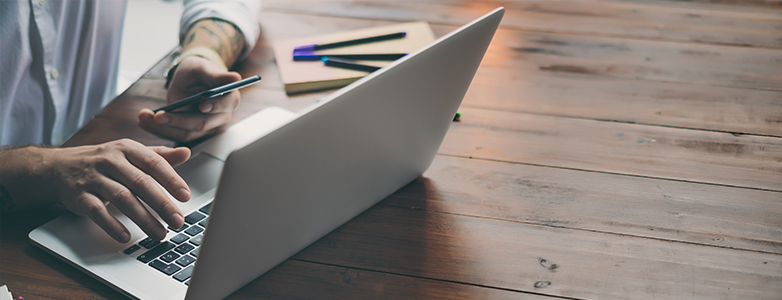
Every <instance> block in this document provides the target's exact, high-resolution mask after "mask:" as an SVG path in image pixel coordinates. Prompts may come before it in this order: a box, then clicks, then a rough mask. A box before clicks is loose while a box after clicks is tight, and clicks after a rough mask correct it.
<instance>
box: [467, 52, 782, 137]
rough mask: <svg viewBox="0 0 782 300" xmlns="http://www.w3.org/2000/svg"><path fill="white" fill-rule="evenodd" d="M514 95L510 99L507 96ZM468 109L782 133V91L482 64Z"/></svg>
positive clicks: (733, 130)
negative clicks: (706, 85)
mask: <svg viewBox="0 0 782 300" xmlns="http://www.w3.org/2000/svg"><path fill="white" fill-rule="evenodd" d="M508 98H510V99H508ZM462 105H463V106H465V107H474V108H485V109H494V110H502V111H514V112H521V113H530V114H542V115H551V116H562V117H573V118H585V119H596V120H606V121H620V122H631V123H641V124H647V125H660V126H671V127H684V128H694V129H704V130H716V131H724V132H731V133H742V134H759V135H771V136H777V137H779V136H782V126H780V124H782V92H779V91H762V90H752V89H742V88H728V87H708V88H705V87H703V86H698V85H691V84H681V83H671V82H655V81H647V80H635V79H624V78H621V79H620V78H607V77H605V76H600V75H595V74H579V73H573V72H540V71H539V70H525V69H520V68H519V69H514V68H503V67H481V68H479V69H478V73H477V74H476V75H475V78H474V79H473V84H472V86H470V89H469V90H468V91H467V95H466V96H465V97H464V102H462Z"/></svg>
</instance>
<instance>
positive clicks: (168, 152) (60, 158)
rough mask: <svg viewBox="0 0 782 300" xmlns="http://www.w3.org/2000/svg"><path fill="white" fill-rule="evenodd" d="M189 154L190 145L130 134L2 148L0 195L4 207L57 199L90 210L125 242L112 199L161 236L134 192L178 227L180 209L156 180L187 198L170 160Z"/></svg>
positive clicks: (76, 208) (187, 192) (184, 158)
mask: <svg viewBox="0 0 782 300" xmlns="http://www.w3.org/2000/svg"><path fill="white" fill-rule="evenodd" d="M189 157H190V150H189V149H187V148H184V147H183V148H176V149H173V148H168V147H147V146H144V145H142V144H140V143H138V142H135V141H133V140H129V139H122V140H117V141H113V142H108V143H104V144H100V145H94V146H81V147H73V148H35V147H27V148H22V149H16V150H9V151H3V152H0V189H3V188H4V189H5V191H0V192H5V193H4V194H5V195H0V197H2V198H4V199H2V200H3V203H2V205H3V209H4V210H9V209H12V210H16V209H19V210H21V209H25V208H30V207H34V206H39V205H43V204H47V203H53V202H61V203H62V204H63V205H65V207H67V208H68V209H69V210H71V211H72V212H74V213H76V214H78V215H82V216H88V217H89V218H90V219H92V220H93V221H94V222H95V223H96V224H97V225H98V226H100V227H101V228H103V230H105V231H106V232H107V233H108V234H109V235H110V236H111V237H112V238H114V239H115V240H117V241H118V242H121V243H125V242H128V241H129V240H130V232H129V231H128V229H127V228H125V226H124V225H122V223H120V222H119V220H117V219H116V218H115V217H114V216H113V215H112V214H111V213H110V212H109V210H108V208H107V207H106V205H108V204H109V203H111V204H112V205H114V206H116V207H117V209H119V210H120V211H121V212H122V213H123V214H125V215H126V216H128V217H129V218H130V219H131V220H132V221H133V222H134V223H136V224H137V225H138V226H139V227H140V228H141V230H143V231H144V232H145V233H146V234H147V235H148V236H150V237H152V238H154V239H157V240H161V239H163V238H165V236H166V228H165V227H164V226H163V225H162V224H160V222H158V221H157V219H156V218H155V217H154V216H153V215H152V214H151V213H150V212H149V211H148V210H147V209H146V208H145V207H144V205H143V204H142V203H141V202H140V201H139V200H138V199H137V198H136V197H138V198H140V199H141V200H142V201H144V202H145V203H146V204H147V205H148V206H149V207H151V208H152V209H153V210H154V211H155V212H156V213H157V214H158V215H159V216H160V217H161V218H163V220H164V221H165V222H166V223H168V225H169V226H170V227H172V228H179V227H181V226H182V225H183V224H184V218H183V216H182V212H181V211H179V208H178V207H177V206H176V205H175V204H174V203H173V202H172V201H171V200H170V199H169V198H168V196H166V194H165V193H164V192H163V190H161V189H160V187H159V186H158V185H157V184H156V183H155V181H157V182H159V183H160V185H162V186H163V188H165V189H166V190H167V191H168V192H169V193H170V194H171V195H173V196H174V197H175V198H176V199H177V200H178V201H181V202H185V201H188V200H189V199H190V188H189V187H188V186H187V183H185V181H184V180H183V179H182V178H181V177H179V175H178V174H177V173H176V171H174V169H173V167H172V166H177V165H179V164H182V163H183V162H185V161H187V159H188V158H189ZM5 198H8V199H5ZM9 201H10V202H9Z"/></svg>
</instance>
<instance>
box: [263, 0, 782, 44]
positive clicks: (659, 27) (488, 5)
mask: <svg viewBox="0 0 782 300" xmlns="http://www.w3.org/2000/svg"><path fill="white" fill-rule="evenodd" d="M501 5H502V6H505V7H506V9H507V12H506V17H505V19H504V20H503V22H502V25H501V26H502V27H505V28H513V29H523V30H526V31H539V32H559V33H571V34H586V35H598V36H613V37H623V38H634V39H651V40H668V41H684V42H695V43H708V44H724V45H738V46H755V47H765V48H777V49H779V48H782V39H779V38H778V37H779V33H780V32H782V29H780V27H779V26H780V25H782V16H780V15H779V14H778V13H776V12H774V11H763V10H760V9H756V10H753V11H738V10H735V9H734V10H715V9H714V8H713V7H712V6H708V5H697V6H696V5H688V6H681V5H679V6H670V5H660V3H659V2H658V3H654V4H649V3H628V2H623V1H581V0H568V1H518V2H516V1H513V2H512V1H503V2H499V3H498V2H494V1H487V2H484V1H478V2H472V1H471V2H469V4H467V3H465V2H463V1H448V0H443V1H423V2H422V1H354V0H345V1H312V0H304V1H288V0H271V1H264V10H266V11H275V12H286V13H296V14H314V15H327V16H338V17H348V18H362V19H382V20H394V21H417V20H425V21H429V22H430V23H436V24H448V25H462V24H466V23H467V22H469V21H472V20H473V19H475V18H477V17H479V16H481V15H482V14H485V13H486V12H488V11H491V10H492V9H494V8H496V7H498V6H501ZM736 24H741V25H742V26H736Z"/></svg>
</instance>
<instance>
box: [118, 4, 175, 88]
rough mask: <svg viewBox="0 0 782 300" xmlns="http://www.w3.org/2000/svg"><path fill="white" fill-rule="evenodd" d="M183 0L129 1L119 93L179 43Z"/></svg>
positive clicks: (120, 60)
mask: <svg viewBox="0 0 782 300" xmlns="http://www.w3.org/2000/svg"><path fill="white" fill-rule="evenodd" d="M183 10H184V7H183V6H182V0H170V1H163V0H129V1H128V9H127V13H126V15H125V25H124V26H123V29H122V30H123V31H122V48H121V50H120V55H119V57H120V59H119V80H118V83H117V95H119V94H121V93H122V92H123V91H125V90H126V89H127V88H128V87H129V86H130V85H131V84H133V82H134V81H136V79H138V78H139V77H141V75H143V74H144V72H146V71H147V70H149V68H151V67H152V66H153V65H155V63H157V62H158V60H160V59H161V58H163V57H165V55H166V54H167V53H168V52H169V51H171V49H173V48H174V47H176V46H177V45H178V44H179V36H178V35H179V18H180V16H181V15H182V11H183Z"/></svg>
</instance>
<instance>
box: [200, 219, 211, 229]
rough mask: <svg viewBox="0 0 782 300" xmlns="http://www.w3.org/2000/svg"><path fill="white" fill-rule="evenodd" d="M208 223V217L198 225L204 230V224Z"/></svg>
mask: <svg viewBox="0 0 782 300" xmlns="http://www.w3.org/2000/svg"><path fill="white" fill-rule="evenodd" d="M208 221H209V217H206V218H204V220H203V221H201V222H199V223H198V225H201V227H203V228H206V223H207V222H208Z"/></svg>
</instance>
